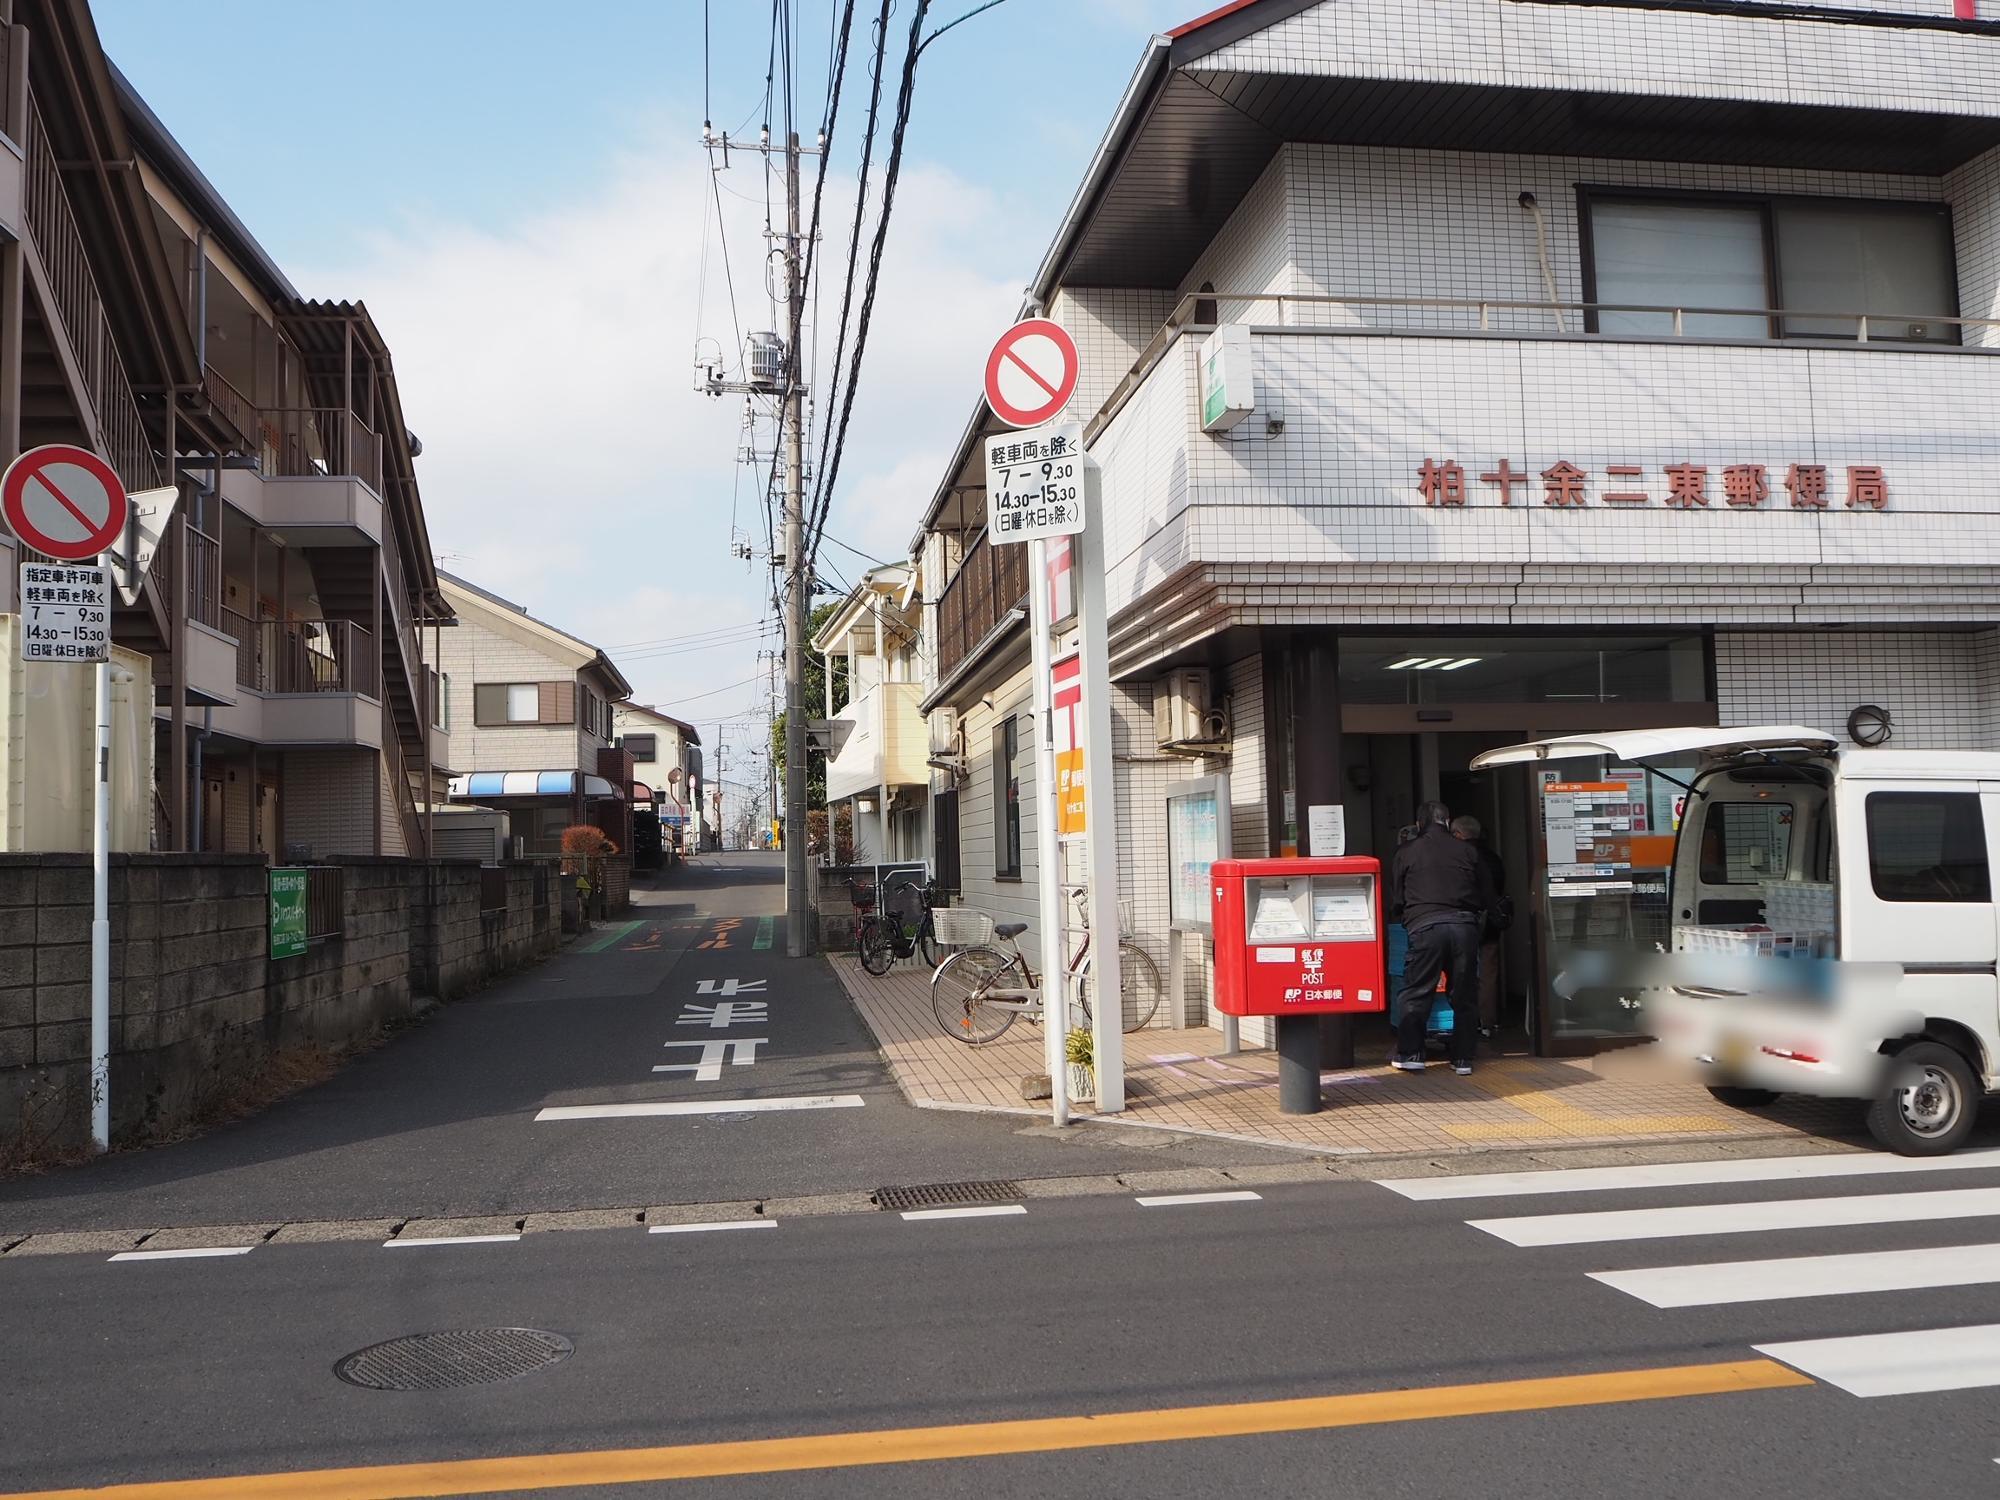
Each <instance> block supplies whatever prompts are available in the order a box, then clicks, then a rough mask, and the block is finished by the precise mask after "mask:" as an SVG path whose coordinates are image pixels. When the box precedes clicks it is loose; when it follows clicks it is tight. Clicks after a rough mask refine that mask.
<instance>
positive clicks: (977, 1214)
mask: <svg viewBox="0 0 2000 1500" xmlns="http://www.w3.org/2000/svg"><path fill="white" fill-rule="evenodd" d="M1027 1211H1028V1210H1027V1209H1026V1208H1025V1207H1023V1206H1022V1205H1021V1204H1019V1203H983V1204H981V1205H980V1206H979V1207H977V1208H911V1209H905V1210H904V1211H903V1217H904V1218H906V1219H997V1218H1000V1217H1002V1216H1004V1215H1009V1214H1024V1213H1026V1212H1027Z"/></svg>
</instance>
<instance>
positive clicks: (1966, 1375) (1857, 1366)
mask: <svg viewBox="0 0 2000 1500" xmlns="http://www.w3.org/2000/svg"><path fill="white" fill-rule="evenodd" d="M1757 1352H1758V1353H1759V1354H1768V1355H1769V1356H1770V1357H1771V1358H1772V1359H1775V1360H1780V1361H1782V1362H1783V1363H1785V1364H1788V1365H1790V1366H1791V1367H1792V1368H1793V1369H1795V1370H1803V1371H1805V1372H1806V1374H1808V1375H1811V1376H1812V1377H1813V1378H1814V1379H1816V1380H1823V1381H1825V1382H1826V1383H1827V1384H1828V1385H1837V1386H1839V1387H1840V1388H1841V1389H1842V1390H1843V1391H1846V1392H1847V1393H1848V1394H1849V1395H1853V1396H1907V1395H1914V1394H1916V1393H1917V1392H1919V1391H1969V1390H1973V1389H1976V1388H1979V1387H1984V1386H1994V1385H2000V1323H1981V1324H1977V1325H1974V1326H1972V1327H1969V1328H1930V1329H1924V1330H1921V1331H1918V1332H1911V1333H1869V1334H1862V1335H1860V1336H1859V1337H1856V1338H1841V1339H1803V1340H1800V1341H1799V1342H1796V1343H1789V1344H1759V1345H1758V1346H1757ZM1996 1462H2000V1460H1996Z"/></svg>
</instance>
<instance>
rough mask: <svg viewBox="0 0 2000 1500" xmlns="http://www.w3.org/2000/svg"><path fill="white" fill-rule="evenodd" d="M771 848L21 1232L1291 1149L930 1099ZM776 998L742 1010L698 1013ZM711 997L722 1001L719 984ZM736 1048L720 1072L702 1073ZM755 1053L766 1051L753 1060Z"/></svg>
mask: <svg viewBox="0 0 2000 1500" xmlns="http://www.w3.org/2000/svg"><path fill="white" fill-rule="evenodd" d="M783 881H784V872H783V867H782V864H781V861H780V857H779V856H776V855H771V854H741V855H734V854H710V855H704V856H701V857H700V858H698V859H696V860H694V861H692V862H691V863H690V864H689V865H688V866H686V867H684V868H683V869H681V870H679V871H677V872H675V873H674V874H672V875H671V876H666V877H663V878H662V879H661V880H660V881H659V882H658V883H657V884H656V885H655V886H654V887H652V888H650V889H648V888H641V889H640V890H639V891H638V892H637V893H636V900H637V902H638V903H639V904H638V908H637V910H636V912H635V913H634V915H633V917H630V918H627V919H624V920H621V921H619V922H616V923H613V924H610V925H608V926H600V927H599V928H598V929H597V930H596V931H595V932H593V933H590V934H586V935H585V936H584V937H583V938H582V939H580V940H579V941H577V942H576V943H574V944H572V946H571V947H570V948H569V949H567V950H566V951H565V952H564V953H562V954H561V955H559V956H557V957H556V958H554V959H552V960H550V961H549V962H547V963H544V964H542V965H539V966H537V967H535V968H532V969H529V970H526V971H524V972H523V973H521V974H518V975H516V976H514V977H511V978H509V979H507V980H505V981H503V982H501V983H499V984H497V985H494V986H492V987H491V988H489V989H487V990H485V991H483V992H481V993H480V994H478V995H475V996H472V997H470V998H468V999H465V1000H461V1001H457V1002H454V1003H453V1004H450V1005H447V1006H444V1007H442V1008H441V1009H439V1010H438V1011H437V1012H436V1013H435V1014H434V1015H433V1017H432V1018H431V1019H430V1020H429V1021H428V1022H426V1023H425V1024H423V1025H421V1026H418V1027H416V1028H413V1029H411V1030H409V1031H406V1032H404V1033H402V1034H400V1035H398V1036H396V1037H395V1038H393V1039H392V1040H391V1041H390V1042H388V1043H387V1044H386V1045H384V1046H383V1047H381V1048H380V1049H379V1050H377V1051H374V1052H372V1053H369V1054H367V1055H365V1056H363V1057H361V1058H359V1059H357V1060H355V1061H353V1062H352V1063H350V1064H349V1065H348V1066H347V1067H346V1068H345V1069H343V1070H342V1071H341V1072H340V1073H339V1074H338V1075H336V1076H335V1077H334V1078H332V1079H331V1080H329V1081H328V1082H326V1083H324V1084H321V1085H319V1086H317V1087H315V1088H312V1089H309V1090H306V1091H304V1092H302V1093H300V1094H298V1095H296V1096H294V1097H293V1098H291V1099H288V1100H286V1101H284V1102H283V1103H281V1104H279V1105H277V1106H275V1107H273V1108H272V1109H270V1110H267V1111H266V1112H264V1113H263V1114H261V1115H259V1116H257V1117H256V1118H254V1119H250V1120H246V1121H243V1122H241V1123H239V1124H235V1125H232V1126H228V1127H225V1128H221V1129H217V1130H214V1131H212V1132H210V1133H209V1134H207V1135H204V1136H202V1137H200V1138H197V1139H195V1140H191V1141H187V1142H184V1143H181V1144H177V1145H173V1146H168V1147H162V1148H158V1149H154V1150H148V1151H133V1152H122V1153H118V1154H116V1155H114V1156H112V1157H109V1158H107V1159H105V1160H102V1161H99V1162H96V1163H92V1164H90V1165H88V1166H85V1167H81V1168H77V1169H73V1170H69V1171H62V1172H55V1173H50V1174H46V1175H42V1176H38V1177H31V1178H25V1179H17V1180H15V1181H12V1182H0V1243H5V1236H6V1235H7V1234H9V1233H12V1234H15V1235H17V1236H18V1235H19V1234H23V1233H28V1232H32V1231H49V1230H89V1229H107V1228H127V1227H134V1226H136V1227H139V1228H145V1227H148V1226H162V1225H202V1224H242V1223H263V1222H276V1221H280V1220H314V1219H364V1218H380V1217H390V1218H398V1219H402V1218H411V1217H446V1216H448V1217H456V1216H485V1215H510V1214H511V1215H520V1214H525V1213H534V1212H551V1211H560V1210H572V1209H599V1208H622V1207H630V1208H635V1209H643V1208H647V1207H650V1206H653V1205H658V1204H673V1203H688V1202H715V1201H722V1200H727V1199H740V1198H763V1197H774V1196H786V1195H796V1194H809V1193H822V1192H830V1191H847V1190H868V1189H872V1188H876V1187H880V1186H884V1185H889V1184H903V1183H928V1182H937V1181H941V1180H954V1179H960V1178H977V1179H986V1178H1005V1177H1018V1176H1059V1175H1066V1174H1075V1173H1086V1172H1092V1173H1097V1172H1118V1171H1125V1170H1133V1169H1140V1168H1161V1167H1168V1166H1178V1165H1198V1164H1203V1163H1216V1162H1245V1161H1279V1160H1293V1159H1295V1158H1294V1156H1293V1154H1291V1153H1283V1152H1278V1151H1267V1150H1264V1149H1263V1148H1259V1147H1255V1146H1245V1145H1236V1144H1232V1143H1228V1142H1216V1141H1207V1140H1197V1139H1193V1138H1174V1137H1165V1136H1162V1135H1160V1134H1158V1133H1155V1132H1145V1131H1140V1130H1136V1129H1134V1130H1123V1129H1103V1128H1097V1127H1093V1128H1092V1129H1090V1130H1088V1131H1071V1132H1068V1139H1066V1140H1063V1141H1058V1140H1054V1139H1051V1138H1050V1136H1051V1135H1052V1132H1050V1131H1049V1130H1047V1129H1046V1128H1040V1129H1038V1128H1037V1127H1035V1126H1034V1124H1033V1122H1031V1121H1027V1120H1024V1119H1022V1118H1020V1117H1011V1116H984V1115H974V1114H959V1113H953V1112H940V1111H934V1110H918V1109H915V1108H912V1107H911V1106H910V1105H908V1104H907V1103H906V1102H905V1101H904V1100H903V1098H902V1096H901V1095H900V1094H899V1093H898V1092H897V1090H896V1087H895V1084H894V1083H893V1081H892V1080H891V1078H890V1076H889V1073H888V1069H887V1068H886V1066H885V1065H884V1064H883V1062H882V1060H881V1058H880V1057H879V1056H878V1055H877V1053H876V1051H875V1048H874V1044H873V1040H872V1038H871V1037H870V1036H869V1034H868V1031H867V1029H866V1027H865V1026H864V1025H863V1024H862V1022H861V1020H860V1018H859V1017H858V1016H857V1015H856V1014H855V1012H854V1010H853V1008H852V1006H851V1005H850V1004H849V1003H848V1000H847V998H846V995H845V993H844V992H843V991H842V990H841V988H840V985H839V983H838V982H837V981H836V980H835V979H834V978H833V976H832V975H831V973H830V972H829V971H828V970H827V968H826V966H825V965H824V963H822V962H820V961H819V960H817V959H811V960H799V961H794V960H790V959H787V958H786V957H785V956H784V932H783V919H782V916H780V915H779V913H781V911H782V908H783V904H784V888H783ZM731 981H734V985H735V986H736V987H740V989H739V990H738V993H737V995H736V999H735V1001H734V1003H736V1004H739V1005H741V1006H748V1005H751V1004H755V1003H762V1004H763V1005H764V1006H765V1010H764V1011H763V1012H762V1013H761V1020H753V1017H754V1016H755V1015H756V1014H757V1013H754V1012H750V1011H747V1010H743V1011H738V1012H732V1014H731V1016H730V1017H729V1018H728V1019H729V1021H730V1022H731V1024H729V1025H726V1026H722V1027H715V1026H712V1025H706V1024H691V1023H696V1022H699V1021H700V1020H701V1017H700V1015H699V1014H698V1012H697V1011H696V1010H694V1009H692V1007H696V1006H709V1007H713V1006H714V1005H716V1004H718V1003H721V1002H723V1001H725V1000H727V999H729V992H730V990H731V989H732V985H731ZM704 987H706V988H708V989H709V990H712V991H714V993H703V990H704ZM751 1037H755V1038H761V1039H762V1040H761V1042H760V1044H759V1045H758V1046H756V1047H755V1048H741V1047H739V1048H735V1049H732V1050H731V1052H730V1053H729V1054H728V1056H729V1059H730V1060H729V1061H727V1062H725V1063H724V1065H723V1066H722V1067H721V1070H720V1073H721V1076H720V1077H719V1078H717V1079H715V1080H713V1081H704V1080H702V1079H700V1078H698V1077H697V1076H696V1075H695V1074H694V1073H693V1072H692V1071H682V1072H672V1073H655V1072H654V1071H653V1069H654V1068H655V1067H656V1066H663V1065H664V1066H669V1067H672V1066H676V1065H680V1066H683V1067H685V1066H687V1065H689V1064H690V1063H691V1062H692V1061H694V1060H697V1059H699V1057H700V1056H701V1053H702V1050H703V1049H702V1047H701V1045H699V1044H700V1043H703V1042H707V1041H712V1040H718V1039H725V1038H726V1039H735V1038H751ZM739 1059H754V1060H739ZM825 1095H835V1096H839V1095H853V1096H858V1097H859V1098H860V1099H861V1100H862V1101H863V1103H862V1105H861V1107H858V1108H837V1109H821V1110H811V1111H798V1112H791V1111H782V1112H771V1113H744V1112H741V1111H726V1112H724V1113H722V1114H720V1115H687V1116H664V1117H640V1118H630V1119H589V1120H560V1119H559V1120H538V1118H537V1116H538V1115H540V1114H541V1112H542V1111H543V1110H544V1109H547V1108H549V1107H552V1106H555V1107H575V1106H588V1105H636V1104H647V1103H673V1104H683V1105H685V1104H699V1103H702V1102H708V1101H714V1100H718V1099H752V1100H767V1101H768V1100H770V1099H783V1098H797V1097H800V1096H808V1097H810V1096H825Z"/></svg>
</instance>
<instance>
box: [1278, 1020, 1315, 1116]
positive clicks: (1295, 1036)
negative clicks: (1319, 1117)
mask: <svg viewBox="0 0 2000 1500" xmlns="http://www.w3.org/2000/svg"><path fill="white" fill-rule="evenodd" d="M1277 1019H1278V1113H1279V1114H1281V1115H1316V1114H1318V1113H1319V1017H1318V1016H1279V1017H1278V1018H1277Z"/></svg>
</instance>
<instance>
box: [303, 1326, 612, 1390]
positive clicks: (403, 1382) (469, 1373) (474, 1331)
mask: <svg viewBox="0 0 2000 1500" xmlns="http://www.w3.org/2000/svg"><path fill="white" fill-rule="evenodd" d="M575 1352H576V1346H575V1345H574V1344H572V1343H571V1342H570V1341H569V1340H568V1339H566V1338H564V1337H563V1336H562V1335H561V1334H559V1333H547V1332H544V1331H543V1330H542V1329H539V1328H451V1329H446V1330H445V1331H444V1332H442V1333H412V1334H408V1335H406V1336H404V1337H403V1338H399V1339H390V1340H388V1341H387V1342H385V1343H380V1344H370V1345H369V1346H368V1347H367V1348H366V1349H358V1350H356V1351H355V1352H354V1353H352V1354H350V1355H348V1356H347V1357H346V1358H345V1359H343V1360H341V1361H340V1363H338V1364H337V1365H335V1366H334V1367H333V1373H334V1374H336V1375H338V1376H339V1377H340V1378H341V1379H342V1380H344V1381H346V1382H347V1383H348V1384H349V1385H361V1386H366V1387H368V1389H370V1390H373V1391H444V1390H451V1389H454V1388H456V1387H458V1386H465V1385H490V1384H492V1383H493V1382H494V1381H497V1380H518V1379H520V1377H521V1376H523V1375H532V1374H533V1373H534V1372H535V1371H537V1370H539V1369H541V1368H542V1367H543V1366H544V1365H553V1364H558V1363H560V1362H561V1361H563V1360H565V1359H568V1358H569V1357H570V1355H572V1354H573V1353H575Z"/></svg>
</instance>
